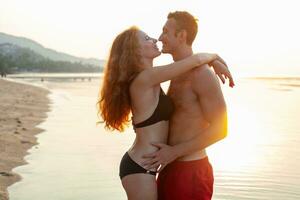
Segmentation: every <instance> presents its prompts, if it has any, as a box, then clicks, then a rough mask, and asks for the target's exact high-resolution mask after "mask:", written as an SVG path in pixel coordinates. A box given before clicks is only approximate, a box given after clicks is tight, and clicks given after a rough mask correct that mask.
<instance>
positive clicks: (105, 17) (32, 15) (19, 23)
mask: <svg viewBox="0 0 300 200" xmlns="http://www.w3.org/2000/svg"><path fill="white" fill-rule="evenodd" d="M0 5H1V7H0V32H4V33H7V34H11V35H15V36H22V37H26V38H30V39H32V40H34V41H36V42H38V43H40V44H42V45H43V46H45V47H47V48H51V49H54V50H56V51H60V52H65V53H68V54H71V55H74V56H80V57H86V58H88V57H94V58H98V59H106V58H107V55H108V53H109V49H110V46H111V44H112V41H113V39H114V38H115V37H116V35H117V34H118V33H120V32H121V31H123V30H125V29H126V28H128V27H130V26H132V25H136V26H138V27H140V28H141V29H142V30H143V31H145V32H146V33H148V34H149V35H150V36H152V37H155V38H158V36H159V35H160V33H161V29H162V26H163V25H164V23H165V21H166V19H167V14H168V13H169V12H171V11H175V10H186V11H188V12H190V13H191V14H193V15H194V16H195V17H196V18H198V20H199V25H198V26H199V31H198V35H197V37H196V39H195V41H194V45H193V49H194V52H210V53H218V54H219V55H220V56H221V57H222V58H223V59H224V60H225V61H226V62H227V64H228V65H229V67H230V69H231V70H232V72H233V74H234V75H236V76H248V75H258V76H279V75H286V76H300V39H299V36H300V26H299V20H300V12H299V11H298V8H299V5H300V2H299V1H298V0H251V1H250V0H248V1H245V0H226V1H224V0H206V1H204V0H181V1H180V0H148V1H145V0H126V1H124V0H123V1H117V0H109V1H100V0H98V1H97V0H84V1H83V0H77V1H71V0H51V1H50V0H26V1H24V0H0ZM158 46H161V44H159V45H158ZM170 62H172V58H171V57H170V56H169V55H162V56H160V57H159V58H157V59H155V62H154V64H156V65H159V64H166V63H170Z"/></svg>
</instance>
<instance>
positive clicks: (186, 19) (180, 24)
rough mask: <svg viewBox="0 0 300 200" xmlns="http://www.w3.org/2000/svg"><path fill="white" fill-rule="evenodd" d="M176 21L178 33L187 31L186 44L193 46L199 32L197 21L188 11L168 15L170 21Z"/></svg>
mask: <svg viewBox="0 0 300 200" xmlns="http://www.w3.org/2000/svg"><path fill="white" fill-rule="evenodd" d="M171 18H173V19H175V21H176V26H177V30H176V33H178V32H179V31H181V30H186V32H187V38H186V43H187V44H188V45H192V44H193V42H194V40H195V37H196V35H197V32H198V24H197V21H198V20H197V19H196V18H195V17H194V16H193V15H191V14H190V13H188V12H186V11H175V12H170V13H169V14H168V19H171Z"/></svg>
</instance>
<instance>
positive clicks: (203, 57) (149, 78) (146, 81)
mask: <svg viewBox="0 0 300 200" xmlns="http://www.w3.org/2000/svg"><path fill="white" fill-rule="evenodd" d="M217 58H218V56H217V55H216V54H208V53H198V54H194V55H192V56H189V57H187V58H185V59H183V60H180V61H177V62H174V63H172V64H168V65H163V66H157V67H152V68H149V69H146V70H144V71H142V72H141V73H140V74H139V75H138V76H137V77H136V79H135V81H136V83H138V85H140V86H143V87H153V86H154V85H157V84H159V83H162V82H164V81H167V80H170V79H172V78H175V77H176V76H178V75H180V74H183V73H185V72H187V71H189V70H191V69H193V68H194V67H198V66H201V65H203V64H208V63H210V62H212V61H213V60H215V59H217Z"/></svg>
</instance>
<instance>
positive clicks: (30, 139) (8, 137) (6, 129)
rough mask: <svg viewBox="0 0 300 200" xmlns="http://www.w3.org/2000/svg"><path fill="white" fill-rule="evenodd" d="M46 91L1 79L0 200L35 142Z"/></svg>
mask: <svg viewBox="0 0 300 200" xmlns="http://www.w3.org/2000/svg"><path fill="white" fill-rule="evenodd" d="M48 94H49V91H48V90H46V89H43V88H38V87H34V86H30V85H25V84H20V83H15V82H11V81H7V80H4V79H0V102H1V104H0V200H7V199H8V193H7V187H8V186H10V185H12V184H13V183H15V182H17V181H19V180H21V176H20V175H18V174H16V173H13V172H12V169H13V168H15V167H16V166H20V165H24V164H26V162H25V160H24V156H25V155H27V154H28V153H27V150H28V149H30V148H31V147H32V146H34V145H36V144H37V139H36V137H35V135H36V134H38V133H41V132H42V131H43V130H42V129H40V128H37V127H36V126H37V125H38V124H40V123H41V122H42V121H44V120H45V118H46V116H47V115H46V113H47V111H49V103H50V101H49V99H48V98H47V95H48Z"/></svg>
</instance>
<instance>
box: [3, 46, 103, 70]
mask: <svg viewBox="0 0 300 200" xmlns="http://www.w3.org/2000/svg"><path fill="white" fill-rule="evenodd" d="M101 71H102V68H101V67H100V66H96V65H93V64H87V63H83V62H70V61H61V60H51V59H49V58H46V57H44V56H42V55H40V54H38V53H36V52H35V51H33V50H31V49H29V48H25V47H20V46H18V45H15V44H11V43H2V44H0V72H1V73H2V72H5V73H9V74H11V73H26V72H44V73H45V72H48V73H53V72H54V73H60V72H69V73H79V72H85V73H87V72H101Z"/></svg>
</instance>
